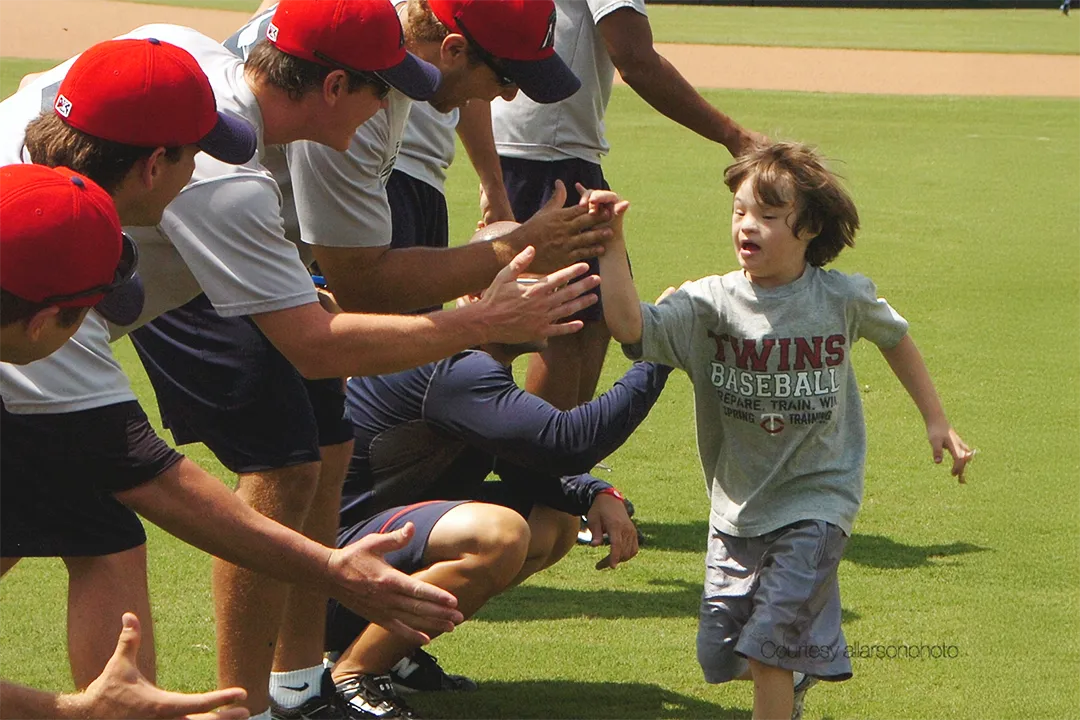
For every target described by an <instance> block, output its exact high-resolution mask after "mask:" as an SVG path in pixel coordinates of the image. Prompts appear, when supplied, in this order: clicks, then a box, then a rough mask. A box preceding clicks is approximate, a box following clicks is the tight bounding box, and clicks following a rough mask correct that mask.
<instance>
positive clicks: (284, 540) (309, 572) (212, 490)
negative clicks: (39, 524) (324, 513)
mask: <svg viewBox="0 0 1080 720" xmlns="http://www.w3.org/2000/svg"><path fill="white" fill-rule="evenodd" d="M116 497H117V499H118V500H120V501H121V502H122V503H124V504H125V505H127V506H129V507H131V508H132V509H133V510H135V511H137V512H138V513H139V514H140V515H142V516H143V517H145V518H146V519H147V520H149V521H150V522H152V523H154V524H155V525H157V526H159V527H160V528H162V529H163V530H165V531H166V532H168V533H169V534H171V535H174V536H176V537H178V538H180V539H181V540H183V541H184V542H186V543H188V544H190V545H193V546H195V547H197V548H199V549H200V550H203V551H205V552H208V553H210V554H211V555H214V556H215V557H218V558H221V559H222V560H226V561H228V562H231V563H233V564H235V565H240V566H241V567H245V568H248V569H249V570H254V571H255V572H259V573H263V574H265V575H269V576H271V577H274V578H277V579H279V580H284V581H286V582H303V583H305V584H307V585H309V586H310V587H312V588H315V589H320V590H323V591H324V592H327V593H329V594H334V592H333V590H334V588H332V587H331V583H330V582H329V581H328V579H327V576H326V568H327V561H328V559H329V557H330V553H331V549H330V548H327V547H324V546H322V545H320V544H318V543H316V542H314V541H312V540H309V539H308V538H306V537H304V536H303V535H301V534H300V533H298V532H295V531H293V530H290V529H289V528H287V527H285V526H284V525H281V524H279V523H277V522H274V521H273V520H271V519H269V518H267V517H266V516H264V515H262V514H260V513H258V512H256V511H255V510H253V509H252V508H251V507H250V506H248V505H247V504H246V503H244V502H243V501H242V500H241V499H240V498H238V497H237V496H236V495H234V494H233V493H232V492H230V491H229V490H228V488H226V487H225V486H224V485H222V484H221V483H220V482H218V481H217V480H216V479H214V478H213V477H211V476H210V475H208V474H206V473H205V472H202V471H201V470H200V469H199V468H198V467H197V466H195V464H194V463H192V462H191V461H190V460H186V459H185V460H183V461H181V462H180V463H179V464H178V465H177V466H175V467H173V468H172V469H170V470H169V471H168V472H166V473H165V474H164V475H162V476H161V477H159V478H157V479H155V480H152V481H150V482H148V483H144V484H143V485H140V486H138V487H135V488H132V489H130V490H125V491H123V492H120V493H117V494H116Z"/></svg>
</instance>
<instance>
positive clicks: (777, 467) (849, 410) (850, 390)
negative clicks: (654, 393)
mask: <svg viewBox="0 0 1080 720" xmlns="http://www.w3.org/2000/svg"><path fill="white" fill-rule="evenodd" d="M642 314H643V317H644V331H643V335H642V343H641V345H639V346H624V348H623V349H624V351H625V352H626V354H627V355H628V356H629V357H631V358H633V359H635V360H636V359H645V360H651V361H654V362H660V363H665V364H668V365H672V366H674V367H677V368H681V369H682V370H685V371H686V373H687V374H688V375H689V376H690V380H691V382H692V383H693V385H694V414H695V419H696V422H697V444H698V453H699V454H700V457H701V466H702V470H703V471H704V473H705V478H706V484H707V485H708V489H709V494H710V497H711V501H712V511H711V513H710V519H711V522H712V524H713V526H714V527H716V528H717V529H719V530H720V531H722V532H725V533H728V534H729V535H736V536H742V537H753V536H757V535H763V534H765V533H767V532H769V531H771V530H775V529H777V528H780V527H784V526H785V525H790V524H791V523H794V522H797V521H799V520H824V521H826V522H830V523H834V524H836V525H838V526H840V527H841V528H843V530H844V532H845V533H850V532H851V526H852V523H853V522H854V520H855V514H856V512H857V511H858V509H859V505H860V503H861V502H862V489H863V469H864V465H865V460H866V429H865V425H864V422H863V415H862V403H861V401H860V398H859V389H858V385H857V383H856V380H855V371H854V369H853V368H852V365H851V347H852V345H853V344H854V343H855V341H856V340H858V339H860V338H866V339H867V340H869V341H870V342H872V343H874V344H875V345H877V346H879V347H881V348H891V347H894V346H895V345H896V344H897V343H899V342H900V341H901V340H902V339H903V337H904V335H905V334H906V333H907V322H906V321H905V320H904V319H903V318H902V317H900V316H899V315H898V314H897V313H896V311H894V310H893V309H892V308H891V307H890V306H889V304H888V303H886V302H885V301H884V300H881V299H878V298H877V295H876V290H875V287H874V284H873V283H872V282H871V281H870V280H868V279H867V278H865V277H863V276H861V275H845V274H843V273H841V272H838V271H835V270H828V271H826V270H822V269H820V268H815V267H807V269H806V272H805V273H803V275H802V277H800V278H799V279H798V280H796V281H795V282H793V283H790V284H788V285H785V286H783V287H778V288H768V289H766V288H761V287H759V286H757V285H754V284H752V283H750V282H749V281H748V280H747V279H746V277H745V276H744V275H743V273H742V272H741V271H736V272H731V273H728V274H727V275H723V276H715V275H714V276H711V277H707V278H703V279H701V280H697V281H694V282H690V283H686V284H685V285H683V286H682V287H681V288H679V290H678V291H677V292H675V293H674V294H672V295H671V296H669V297H668V298H666V299H665V300H664V301H663V302H661V303H660V304H659V305H649V304H647V303H642Z"/></svg>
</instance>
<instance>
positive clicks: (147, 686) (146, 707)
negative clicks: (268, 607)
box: [0, 613, 248, 720]
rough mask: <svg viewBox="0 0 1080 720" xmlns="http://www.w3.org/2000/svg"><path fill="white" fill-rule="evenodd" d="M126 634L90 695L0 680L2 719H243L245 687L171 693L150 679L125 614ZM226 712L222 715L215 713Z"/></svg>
mask: <svg viewBox="0 0 1080 720" xmlns="http://www.w3.org/2000/svg"><path fill="white" fill-rule="evenodd" d="M123 624H124V629H123V630H121V631H120V639H119V640H118V641H117V643H116V650H115V651H114V652H113V655H112V657H111V658H110V659H109V662H108V663H107V664H106V665H105V669H104V670H103V671H102V672H101V675H99V676H98V677H97V678H95V679H94V681H93V682H92V683H90V685H89V687H87V688H86V690H85V691H84V692H81V693H73V694H65V695H58V694H56V693H51V692H45V691H43V690H34V689H32V688H28V687H23V686H21V685H15V684H13V683H9V682H4V681H0V718H5V719H6V718H116V719H120V718H146V719H153V720H158V719H160V720H167V719H168V718H178V717H190V718H192V720H243V718H246V717H248V711H247V709H246V708H243V707H226V706H228V705H232V704H234V703H239V702H243V700H244V699H245V698H246V697H247V693H246V692H245V691H244V690H243V689H242V688H229V689H227V690H215V691H213V692H207V693H199V694H194V695H188V694H185V693H177V692H169V691H167V690H162V689H161V688H159V687H157V686H156V685H154V684H153V683H151V682H150V681H149V680H147V679H146V678H145V677H144V676H143V674H142V673H141V672H139V668H138V665H137V664H136V662H135V656H136V655H137V654H138V652H139V645H140V643H141V641H142V638H141V635H140V632H139V619H138V618H137V617H136V616H135V615H134V614H132V613H124V618H123ZM216 708H222V709H221V710H220V711H219V712H218V713H214V712H213V711H214V710H215V709H216Z"/></svg>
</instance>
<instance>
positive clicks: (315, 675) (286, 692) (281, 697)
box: [270, 663, 323, 708]
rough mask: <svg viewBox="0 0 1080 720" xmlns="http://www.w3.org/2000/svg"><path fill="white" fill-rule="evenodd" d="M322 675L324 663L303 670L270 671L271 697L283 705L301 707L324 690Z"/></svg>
mask: <svg viewBox="0 0 1080 720" xmlns="http://www.w3.org/2000/svg"><path fill="white" fill-rule="evenodd" d="M322 676H323V666H322V663H319V664H318V665H316V666H314V667H309V668H304V669H303V670H292V671H290V672H274V673H270V697H271V699H273V701H274V702H275V703H277V704H278V705H280V706H281V707H285V708H295V707H300V706H301V705H303V704H304V703H305V702H307V701H308V700H310V699H311V698H313V697H316V696H318V695H319V693H320V692H321V691H322Z"/></svg>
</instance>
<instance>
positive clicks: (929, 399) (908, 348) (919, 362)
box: [881, 335, 946, 425]
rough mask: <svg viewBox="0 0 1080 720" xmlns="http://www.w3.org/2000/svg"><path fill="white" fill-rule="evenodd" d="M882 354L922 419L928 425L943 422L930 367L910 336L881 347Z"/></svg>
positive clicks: (941, 409) (943, 411) (943, 410)
mask: <svg viewBox="0 0 1080 720" xmlns="http://www.w3.org/2000/svg"><path fill="white" fill-rule="evenodd" d="M881 354H882V355H883V356H884V358H885V360H886V362H888V363H889V367H890V368H892V371H893V374H895V375H896V377H897V379H898V380H900V384H901V385H903V386H904V389H905V390H907V393H908V395H910V396H911V399H912V400H913V401H914V402H915V407H917V408H918V409H919V413H920V414H921V415H922V417H923V421H924V422H925V423H926V424H927V425H930V424H932V423H935V422H946V419H945V408H944V407H943V406H942V404H941V398H940V397H939V396H938V394H937V390H936V389H935V388H934V382H933V380H931V379H930V371H929V370H928V369H927V368H926V363H925V362H924V361H923V357H922V354H921V353H920V352H919V348H918V347H916V346H915V341H914V340H912V339H911V336H910V335H905V336H904V339H903V340H901V341H900V342H899V343H897V345H896V346H895V347H892V348H887V349H886V348H883V349H882V350H881Z"/></svg>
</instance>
